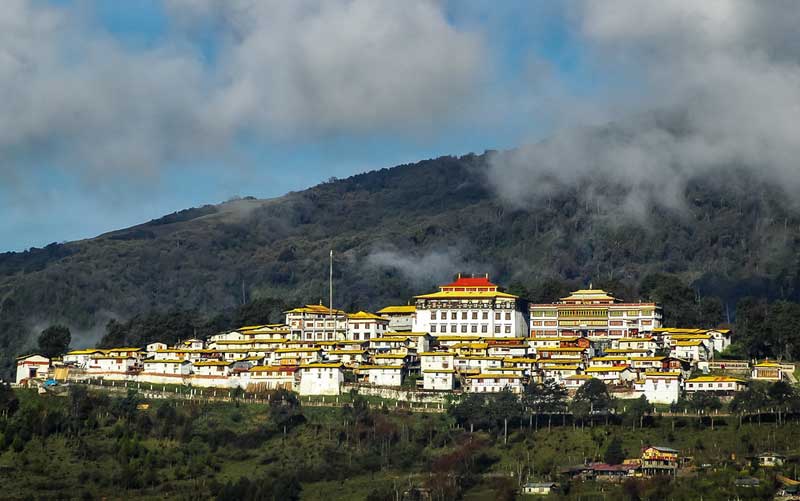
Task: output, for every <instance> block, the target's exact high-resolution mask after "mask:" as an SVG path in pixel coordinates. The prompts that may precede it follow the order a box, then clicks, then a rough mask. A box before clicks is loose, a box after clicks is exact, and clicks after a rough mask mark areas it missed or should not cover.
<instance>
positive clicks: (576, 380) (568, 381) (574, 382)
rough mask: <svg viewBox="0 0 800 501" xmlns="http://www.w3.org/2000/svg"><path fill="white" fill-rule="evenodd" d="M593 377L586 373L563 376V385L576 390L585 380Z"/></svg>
mask: <svg viewBox="0 0 800 501" xmlns="http://www.w3.org/2000/svg"><path fill="white" fill-rule="evenodd" d="M590 379H593V378H592V376H590V375H588V374H573V375H572V376H567V377H565V378H564V381H563V383H564V387H565V388H566V389H568V390H577V389H578V388H580V387H581V386H583V384H584V383H585V382H586V381H589V380H590Z"/></svg>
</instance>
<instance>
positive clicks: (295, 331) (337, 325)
mask: <svg viewBox="0 0 800 501" xmlns="http://www.w3.org/2000/svg"><path fill="white" fill-rule="evenodd" d="M285 314H286V325H288V326H289V329H290V337H291V339H296V340H314V341H336V340H342V339H346V338H347V314H346V313H345V312H343V311H342V310H336V309H333V310H331V309H330V308H328V307H327V306H323V305H321V304H319V305H317V304H307V305H305V306H304V307H302V308H295V309H293V310H289V311H286V312H285Z"/></svg>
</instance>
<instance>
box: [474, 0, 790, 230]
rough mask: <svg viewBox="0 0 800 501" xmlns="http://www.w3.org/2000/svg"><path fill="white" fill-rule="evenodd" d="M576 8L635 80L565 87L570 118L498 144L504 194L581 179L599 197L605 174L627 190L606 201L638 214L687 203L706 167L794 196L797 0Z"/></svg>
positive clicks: (603, 57)
mask: <svg viewBox="0 0 800 501" xmlns="http://www.w3.org/2000/svg"><path fill="white" fill-rule="evenodd" d="M571 20H572V27H573V29H574V30H575V32H576V33H577V36H578V37H580V39H581V40H582V41H583V42H584V44H586V46H587V47H590V54H591V57H592V61H593V64H594V65H596V66H598V67H602V68H603V70H604V71H606V72H610V73H613V74H614V75H615V77H616V78H617V79H619V80H624V81H625V82H626V84H625V85H623V86H616V87H613V88H607V89H603V90H602V94H601V95H600V96H593V97H592V99H591V102H583V103H582V102H581V99H579V98H574V99H573V98H572V97H571V96H563V97H562V98H561V100H558V101H556V103H555V104H554V108H557V107H558V106H560V105H563V106H564V109H565V110H567V111H568V113H567V114H568V118H569V120H570V121H568V122H566V123H563V122H562V123H560V128H559V130H557V131H555V132H554V133H553V134H552V135H549V136H548V137H547V139H545V140H536V141H531V142H529V143H528V144H526V145H523V146H521V147H520V148H518V149H516V150H513V151H509V152H502V153H496V154H493V155H492V156H491V158H490V166H491V167H490V170H489V182H490V184H491V185H492V186H493V188H494V189H495V190H496V192H497V193H498V195H499V196H500V197H501V198H502V199H503V200H505V201H507V202H509V203H511V204H514V205H518V206H529V205H535V204H538V203H540V202H541V201H542V199H543V198H545V197H547V196H549V195H553V194H557V193H559V192H561V191H563V190H566V189H574V188H579V189H580V193H581V195H580V196H581V197H583V198H598V197H600V198H601V199H602V198H603V197H604V196H606V195H603V194H599V193H598V191H597V190H594V189H592V187H596V186H601V187H603V188H604V189H603V190H601V191H603V192H604V193H613V196H614V197H616V198H618V199H620V200H621V202H620V203H617V202H618V200H617V201H616V202H615V203H614V204H612V203H608V204H606V205H608V206H609V207H610V206H612V205H618V207H619V212H620V213H623V214H626V215H631V216H633V217H634V218H636V219H640V218H642V217H646V215H647V213H648V211H649V210H650V209H651V208H652V207H653V206H662V207H668V208H674V209H679V210H680V209H681V208H682V207H683V204H684V191H685V189H686V186H687V184H688V183H689V182H690V181H691V180H692V179H694V178H696V177H698V176H709V175H713V176H716V178H717V179H719V182H720V183H724V182H725V179H726V177H727V176H729V175H736V172H737V171H738V170H739V169H742V168H745V169H747V170H749V171H750V172H752V173H753V174H754V175H755V176H756V178H758V179H762V180H764V181H766V182H768V183H772V184H775V185H777V186H780V187H781V188H782V189H783V190H784V192H785V193H786V195H787V197H790V198H791V199H792V200H793V201H794V202H795V204H796V203H797V197H796V195H795V193H796V191H797V188H798V187H800V169H799V168H798V161H797V159H798V158H800V134H798V126H797V122H796V117H797V116H798V112H800V66H798V63H800V33H798V32H797V30H796V29H795V28H792V27H796V26H798V25H800V13H798V10H797V9H796V4H793V3H790V2H744V1H709V2H686V1H682V0H670V1H664V2H628V1H621V0H620V1H608V2H573V3H572V4H571ZM632 89H636V91H635V92H634V91H633V90H632ZM598 97H599V98H600V99H599V100H598ZM567 101H569V102H567ZM598 101H600V102H604V103H605V109H602V108H603V105H602V104H601V105H598ZM599 109H600V110H601V111H600V112H598V110H599ZM551 111H552V112H553V113H557V109H553V110H551ZM582 187H583V188H585V189H581V188H582ZM601 202H603V201H602V200H601ZM609 202H610V201H609Z"/></svg>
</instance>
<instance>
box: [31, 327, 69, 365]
mask: <svg viewBox="0 0 800 501" xmlns="http://www.w3.org/2000/svg"><path fill="white" fill-rule="evenodd" d="M70 341H72V334H71V333H70V331H69V328H68V327H65V326H63V325H51V326H50V327H48V328H47V329H45V330H43V331H42V333H41V334H40V335H39V353H41V354H42V355H44V356H45V357H47V358H53V357H58V356H61V355H63V354H64V353H66V352H67V348H68V347H69V343H70Z"/></svg>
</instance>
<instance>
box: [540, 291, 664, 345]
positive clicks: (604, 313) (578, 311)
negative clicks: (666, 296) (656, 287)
mask: <svg viewBox="0 0 800 501" xmlns="http://www.w3.org/2000/svg"><path fill="white" fill-rule="evenodd" d="M530 325H531V336H535V337H552V336H585V337H589V338H592V339H616V338H634V337H643V336H648V335H650V334H651V333H652V332H653V329H657V328H659V327H661V307H660V306H658V305H656V304H655V303H624V302H622V301H621V300H619V299H617V298H615V297H613V296H612V295H610V294H609V293H607V292H606V291H604V290H601V289H582V290H577V291H574V292H573V293H572V294H571V295H569V296H567V297H564V298H561V300H560V301H558V302H556V303H550V304H532V305H530Z"/></svg>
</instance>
